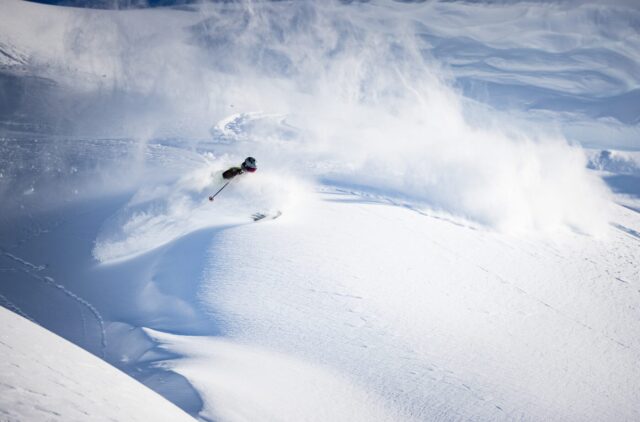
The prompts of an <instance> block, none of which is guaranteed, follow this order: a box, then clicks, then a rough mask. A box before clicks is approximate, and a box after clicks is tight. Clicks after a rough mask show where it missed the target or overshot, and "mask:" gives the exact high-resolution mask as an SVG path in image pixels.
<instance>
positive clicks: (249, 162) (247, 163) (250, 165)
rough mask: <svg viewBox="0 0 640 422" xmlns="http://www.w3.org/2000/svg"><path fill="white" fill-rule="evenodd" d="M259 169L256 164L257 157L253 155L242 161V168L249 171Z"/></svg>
mask: <svg viewBox="0 0 640 422" xmlns="http://www.w3.org/2000/svg"><path fill="white" fill-rule="evenodd" d="M257 169H258V166H256V159H255V158H253V157H247V158H246V159H245V160H244V162H243V163H242V170H244V171H248V172H249V173H253V172H254V171H256V170H257Z"/></svg>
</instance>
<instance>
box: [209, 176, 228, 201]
mask: <svg viewBox="0 0 640 422" xmlns="http://www.w3.org/2000/svg"><path fill="white" fill-rule="evenodd" d="M229 183H231V180H229V181H228V182H227V183H225V184H224V185H223V186H222V187H221V188H220V189H219V190H218V192H216V193H214V194H213V195H211V196H209V201H213V198H215V197H216V195H218V194H219V193H220V192H222V189H224V188H226V187H227V185H228V184H229Z"/></svg>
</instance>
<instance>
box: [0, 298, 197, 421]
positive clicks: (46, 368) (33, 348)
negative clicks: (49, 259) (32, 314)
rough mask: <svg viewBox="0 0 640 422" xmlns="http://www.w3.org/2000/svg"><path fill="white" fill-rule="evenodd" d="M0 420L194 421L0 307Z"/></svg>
mask: <svg viewBox="0 0 640 422" xmlns="http://www.w3.org/2000/svg"><path fill="white" fill-rule="evenodd" d="M0 321H1V322H2V323H1V324H0V339H1V341H0V351H1V353H0V354H1V355H2V359H1V360H0V381H1V382H0V413H2V416H1V417H0V419H2V420H16V421H18V420H19V421H27V420H29V421H31V420H33V421H35V420H64V421H71V420H92V421H113V420H118V421H125V420H126V421H149V420H154V421H193V419H192V418H191V417H189V415H187V414H186V413H184V412H182V411H181V410H180V409H178V408H177V407H176V406H174V405H173V404H171V403H170V402H168V401H167V400H165V399H163V398H162V397H160V396H159V395H157V394H156V393H154V392H153V391H151V390H149V389H147V388H146V387H144V386H143V385H142V384H139V383H138V382H137V381H134V380H133V379H132V378H129V377H128V376H126V375H124V374H123V373H121V372H120V371H118V370H117V369H115V368H114V367H112V366H110V365H108V364H107V363H105V362H103V361H102V360H100V359H98V358H97V357H95V356H93V355H91V354H89V353H88V352H85V351H84V350H82V349H80V348H79V347H77V346H75V345H73V344H71V343H69V342H67V341H66V340H64V339H62V338H61V337H58V336H56V335H54V334H52V333H50V332H48V331H46V330H45V329H44V328H41V327H39V326H37V325H35V324H33V323H31V322H29V321H27V320H26V319H24V318H21V317H19V316H18V315H15V314H13V313H12V312H10V311H8V310H6V309H4V308H2V307H0Z"/></svg>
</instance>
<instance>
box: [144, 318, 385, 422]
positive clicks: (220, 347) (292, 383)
mask: <svg viewBox="0 0 640 422" xmlns="http://www.w3.org/2000/svg"><path fill="white" fill-rule="evenodd" d="M146 332H147V333H148V334H149V335H150V336H152V337H153V338H154V339H155V340H157V341H159V342H161V344H162V347H163V348H165V349H167V350H169V351H170V352H174V353H178V354H179V355H181V356H184V358H181V359H180V360H169V361H165V362H164V363H161V365H162V366H166V367H167V368H169V369H171V370H173V371H176V372H178V373H179V374H181V375H184V376H185V377H187V378H188V379H189V381H190V382H191V383H193V385H194V386H195V387H196V388H197V389H198V391H200V392H201V393H202V397H203V399H204V401H205V408H204V409H203V411H202V412H201V413H200V415H201V416H203V417H206V418H209V419H212V420H224V421H252V420H261V421H284V420H297V421H302V420H304V421H337V420H344V421H347V420H348V421H372V420H376V421H392V420H394V419H392V418H391V417H390V415H389V414H388V413H387V412H386V410H385V409H384V404H383V403H382V400H381V398H380V397H377V396H376V395H375V394H372V393H371V392H367V391H366V390H365V389H363V388H361V387H359V386H358V385H357V384H355V383H353V382H352V381H350V380H349V379H347V378H346V377H345V376H344V375H341V374H339V373H337V372H335V371H333V370H331V369H329V368H324V367H322V366H319V365H315V364H311V363H308V362H305V361H303V360H301V359H299V358H295V357H291V356H287V355H284V354H280V353H276V352H272V351H269V350H266V349H263V348H260V347H255V346H251V345H247V344H242V343H237V342H234V341H232V340H228V339H223V338H215V337H185V336H175V335H170V334H166V333H161V332H158V331H153V330H146Z"/></svg>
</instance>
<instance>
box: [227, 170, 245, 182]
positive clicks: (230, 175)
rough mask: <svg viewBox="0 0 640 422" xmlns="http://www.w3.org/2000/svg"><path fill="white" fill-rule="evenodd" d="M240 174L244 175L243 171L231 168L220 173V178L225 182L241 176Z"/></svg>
mask: <svg viewBox="0 0 640 422" xmlns="http://www.w3.org/2000/svg"><path fill="white" fill-rule="evenodd" d="M242 173H244V170H243V169H242V168H240V167H231V168H230V169H228V170H226V171H225V172H224V173H222V178H223V179H227V180H231V179H233V178H234V177H236V176H239V175H241V174H242Z"/></svg>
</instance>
